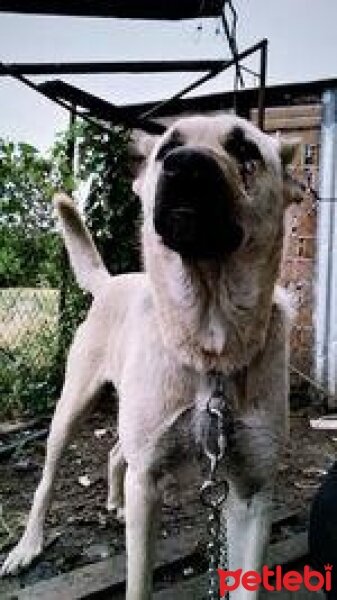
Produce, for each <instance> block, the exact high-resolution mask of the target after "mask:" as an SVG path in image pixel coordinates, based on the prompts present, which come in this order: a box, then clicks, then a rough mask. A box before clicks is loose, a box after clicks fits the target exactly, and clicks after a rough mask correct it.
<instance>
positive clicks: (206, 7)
mask: <svg viewBox="0 0 337 600" xmlns="http://www.w3.org/2000/svg"><path fill="white" fill-rule="evenodd" d="M223 5H224V0H170V1H169V2H168V1H167V0H69V1H67V0H51V1H49V0H0V12H20V13H31V14H32V13H35V14H49V15H72V16H82V17H85V16H87V17H88V16H91V17H123V18H128V19H167V20H171V19H173V20H176V19H190V18H196V17H215V16H218V15H220V14H221V11H222V8H223Z"/></svg>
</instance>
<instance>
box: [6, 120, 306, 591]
mask: <svg viewBox="0 0 337 600" xmlns="http://www.w3.org/2000/svg"><path fill="white" fill-rule="evenodd" d="M295 146H296V145H295V143H291V142H289V143H286V142H282V141H280V140H279V139H278V138H276V137H275V138H272V137H269V136H268V135H266V134H264V133H262V132H261V131H259V130H258V129H257V128H256V127H254V126H253V125H252V124H251V123H249V122H247V121H245V120H243V119H240V118H238V117H234V116H216V117H190V118H186V119H181V120H179V121H177V122H176V123H175V124H174V125H173V126H172V127H170V128H169V129H168V130H167V131H166V132H165V134H164V135H162V136H160V137H153V138H150V137H149V136H143V137H141V138H140V140H139V147H140V150H141V152H142V154H143V157H144V160H143V164H142V166H141V168H140V172H139V174H138V178H137V179H136V181H135V182H134V191H135V192H136V194H138V196H139V197H140V198H141V201H142V207H143V228H142V242H143V254H144V264H145V271H144V273H131V274H126V275H121V276H116V277H111V276H110V275H109V273H108V272H107V271H106V269H105V267H104V265H103V263H102V260H101V258H100V256H99V254H98V252H97V250H96V248H95V246H94V244H93V242H92V239H91V237H90V234H89V232H88V230H87V228H86V226H85V224H84V223H83V221H82V218H81V217H80V215H79V213H78V212H77V210H76V208H75V206H74V204H73V202H72V200H70V199H69V198H68V197H66V196H65V195H62V194H61V195H58V196H57V197H56V199H55V204H56V207H57V210H58V213H59V217H60V220H61V224H62V229H63V235H64V239H65V244H66V247H67V249H68V252H69V256H70V261H71V264H72V267H73V270H74V272H75V275H76V278H77V281H78V283H79V285H80V286H81V287H82V288H83V289H85V290H87V291H89V292H91V294H92V296H93V303H92V306H91V308H90V310H89V314H88V316H87V318H86V320H85V321H84V322H83V323H82V324H81V326H80V327H79V328H78V330H77V333H76V335H75V339H74V342H73V344H72V346H71V349H70V352H69V357H68V363H67V369H66V377H65V383H64V388H63V391H62V395H61V398H60V400H59V402H58V404H57V406H56V409H55V414H54V417H53V421H52V424H51V429H50V434H49V438H48V443H47V451H46V460H45V466H44V469H43V474H42V479H41V481H40V484H39V486H38V488H37V490H36V493H35V497H34V502H33V505H32V508H31V511H30V515H29V519H28V523H27V527H26V530H25V532H24V534H23V537H22V539H21V540H20V542H19V543H18V545H17V546H16V547H15V548H14V549H13V550H12V552H11V553H10V554H9V556H8V558H7V560H6V561H5V563H4V565H3V568H2V573H3V574H7V573H13V572H15V571H16V570H17V569H19V568H20V567H25V566H27V565H29V563H30V562H31V561H32V559H33V558H34V557H35V556H37V555H38V554H39V553H40V552H41V551H42V547H43V525H44V520H45V515H46V511H47V508H48V506H49V503H50V500H51V496H52V488H53V483H54V480H55V477H56V469H57V466H58V463H59V460H60V457H61V454H62V451H63V450H64V448H65V446H66V444H67V443H68V442H69V440H70V439H71V438H72V436H73V432H74V429H75V426H76V424H77V423H78V420H79V418H80V416H81V415H82V413H83V411H84V410H85V409H86V408H88V406H89V405H90V403H91V402H92V401H93V399H94V398H95V396H96V395H97V393H98V392H99V390H100V388H101V387H102V386H103V385H104V384H105V383H106V382H113V384H114V385H115V387H116V389H117V391H118V395H119V418H118V431H119V442H118V443H117V445H116V446H115V447H114V448H113V449H112V451H111V453H110V456H109V495H108V505H109V508H114V509H119V508H120V507H121V506H122V505H124V496H125V520H126V541H127V560H128V582H127V599H128V600H148V599H149V598H151V594H152V591H151V590H152V564H153V558H154V537H155V532H156V518H155V515H156V513H157V507H158V506H159V504H160V496H161V485H160V482H161V478H162V475H163V473H164V472H167V471H168V470H171V471H172V470H174V471H176V470H177V466H178V463H182V462H183V459H185V460H189V458H188V456H189V453H188V447H190V448H192V447H193V444H195V448H196V447H197V445H198V444H199V443H200V440H199V439H198V433H197V430H198V427H195V423H196V422H197V421H198V415H199V414H201V413H202V411H204V410H205V406H206V404H207V401H208V399H209V396H210V394H211V393H212V390H210V389H209V373H210V372H213V371H216V372H218V373H221V374H223V378H224V381H225V382H226V386H227V389H228V390H230V395H231V398H232V402H233V406H234V429H233V436H232V439H231V443H230V447H229V454H228V456H227V457H226V461H227V463H226V473H227V477H228V481H229V484H230V492H229V497H228V503H227V508H226V514H228V521H227V525H228V536H229V561H230V568H231V569H237V568H242V569H243V570H258V569H259V568H260V566H261V564H262V561H263V558H264V552H265V549H266V545H267V542H268V530H269V512H270V504H271V494H272V487H273V479H274V476H275V472H276V465H277V461H278V456H279V451H280V447H281V446H282V442H283V440H284V437H285V434H286V430H287V395H288V380H287V360H288V354H287V345H288V325H287V322H288V321H287V307H286V304H287V302H286V298H285V293H282V290H280V289H279V288H277V287H276V285H275V282H276V279H277V277H278V271H279V265H280V260H281V252H282V243H283V221H284V211H285V208H286V207H287V205H288V204H289V203H290V202H292V201H294V200H297V199H298V189H297V188H296V186H295V185H294V183H293V182H292V180H291V178H290V176H289V175H288V174H287V165H288V164H289V163H290V162H291V161H292V159H293V156H294V152H295ZM112 235H113V232H112ZM182 424H183V428H184V431H185V433H186V432H187V436H188V435H189V436H190V440H189V441H188V442H186V436H183V435H180V433H179V431H180V429H181V427H182ZM201 442H202V440H201ZM183 446H184V447H183ZM192 454H194V455H196V454H197V451H196V450H195V452H192V453H190V457H191V456H192ZM191 460H192V461H193V458H191ZM191 464H192V463H191ZM196 468H198V467H197V466H196ZM178 470H179V469H178ZM231 597H232V598H233V599H234V598H235V600H244V599H246V598H250V599H254V598H256V597H257V592H247V591H246V590H243V589H242V590H237V591H236V592H233V594H232V596H231Z"/></svg>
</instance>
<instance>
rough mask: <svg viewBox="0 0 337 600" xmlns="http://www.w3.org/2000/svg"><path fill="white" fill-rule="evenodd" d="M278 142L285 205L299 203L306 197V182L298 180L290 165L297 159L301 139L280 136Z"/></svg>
mask: <svg viewBox="0 0 337 600" xmlns="http://www.w3.org/2000/svg"><path fill="white" fill-rule="evenodd" d="M278 144H279V153H280V157H281V164H282V172H283V195H284V205H285V207H287V206H289V205H290V204H293V203H297V204H299V203H300V202H302V200H303V197H304V190H305V185H304V183H303V182H301V181H298V180H297V179H296V178H295V177H293V176H292V174H291V172H290V165H292V164H293V162H294V161H295V158H296V155H297V153H298V150H299V148H300V146H301V140H300V139H298V138H294V139H280V138H279V137H278Z"/></svg>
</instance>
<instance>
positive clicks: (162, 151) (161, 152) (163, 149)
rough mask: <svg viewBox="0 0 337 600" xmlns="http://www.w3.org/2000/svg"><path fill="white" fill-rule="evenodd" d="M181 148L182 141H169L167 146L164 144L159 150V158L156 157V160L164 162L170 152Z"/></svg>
mask: <svg viewBox="0 0 337 600" xmlns="http://www.w3.org/2000/svg"><path fill="white" fill-rule="evenodd" d="M181 146H183V143H182V141H181V140H178V139H170V140H168V141H167V142H166V143H165V144H163V145H162V146H161V147H160V148H159V150H158V153H157V156H156V160H163V159H164V158H165V156H166V155H167V154H168V153H169V152H171V151H172V150H175V149H176V148H180V147H181Z"/></svg>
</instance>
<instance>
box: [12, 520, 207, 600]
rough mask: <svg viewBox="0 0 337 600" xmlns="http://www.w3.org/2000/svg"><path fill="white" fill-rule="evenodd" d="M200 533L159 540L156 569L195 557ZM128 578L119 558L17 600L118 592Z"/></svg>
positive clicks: (52, 581) (64, 576)
mask: <svg viewBox="0 0 337 600" xmlns="http://www.w3.org/2000/svg"><path fill="white" fill-rule="evenodd" d="M201 531H202V530H200V529H199V535H198V533H197V531H195V530H191V532H189V531H188V532H186V533H185V534H184V536H179V537H172V538H168V539H166V540H160V541H159V542H158V546H157V561H156V568H158V567H162V566H163V565H165V564H167V563H172V562H175V561H179V560H182V559H183V558H186V557H188V556H190V555H192V554H193V553H194V552H195V549H196V542H197V541H198V540H199V539H200V535H201ZM125 577H126V569H125V556H124V554H119V555H117V556H114V557H113V558H109V559H107V560H104V561H101V562H98V563H94V564H91V565H88V566H85V567H81V568H79V569H75V570H74V571H71V572H70V573H64V574H62V575H58V576H57V577H53V578H52V579H49V580H46V581H41V582H39V583H36V584H35V585H33V586H30V587H29V588H25V589H23V590H20V591H18V592H16V593H17V598H18V600H46V599H47V598H48V600H64V599H65V598H67V600H70V599H71V600H78V599H80V598H85V597H88V596H90V595H93V594H95V595H96V594H98V593H99V592H101V591H104V590H107V589H113V588H118V587H120V586H122V585H123V583H124V582H125Z"/></svg>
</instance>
